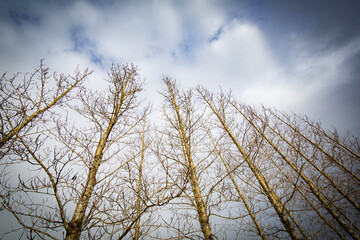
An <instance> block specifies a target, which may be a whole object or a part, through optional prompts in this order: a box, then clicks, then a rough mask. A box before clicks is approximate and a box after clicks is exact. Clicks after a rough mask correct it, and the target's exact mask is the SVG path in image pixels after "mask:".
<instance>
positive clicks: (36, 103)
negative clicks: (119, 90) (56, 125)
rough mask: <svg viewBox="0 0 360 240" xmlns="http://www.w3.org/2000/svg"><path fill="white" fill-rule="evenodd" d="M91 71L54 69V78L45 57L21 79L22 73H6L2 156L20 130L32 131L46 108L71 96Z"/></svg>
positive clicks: (1, 93)
mask: <svg viewBox="0 0 360 240" xmlns="http://www.w3.org/2000/svg"><path fill="white" fill-rule="evenodd" d="M90 74H91V72H90V71H89V70H87V69H86V70H85V71H84V72H82V73H81V72H80V71H78V70H76V72H75V76H66V75H64V74H60V75H58V74H56V73H55V72H54V73H53V74H52V78H51V74H50V73H49V68H46V67H45V66H44V64H43V61H41V62H40V66H39V67H38V68H37V69H35V72H33V73H31V74H29V73H28V74H25V75H24V76H23V79H22V80H19V78H20V77H21V76H20V74H19V73H18V74H15V75H14V76H12V77H11V78H8V77H7V76H6V73H4V74H3V75H2V77H1V79H0V111H1V112H0V116H1V122H0V131H1V140H0V149H1V156H0V157H1V158H2V157H3V156H4V154H5V153H6V152H7V151H8V150H9V149H10V146H11V141H13V140H14V138H15V137H16V136H17V135H18V134H25V132H26V131H29V129H31V128H32V127H34V126H35V125H36V123H35V121H40V120H41V119H42V120H46V118H42V115H43V114H44V113H45V112H46V111H47V110H49V109H50V108H51V107H53V106H55V105H59V104H62V103H64V102H65V101H66V100H69V99H71V98H70V96H69V94H68V93H69V92H70V91H71V90H73V89H74V88H76V87H79V86H80V85H81V83H82V82H83V81H84V80H85V79H86V78H87V77H88V76H89V75H90ZM50 79H52V80H53V82H50ZM9 142H10V143H9ZM6 144H7V145H6Z"/></svg>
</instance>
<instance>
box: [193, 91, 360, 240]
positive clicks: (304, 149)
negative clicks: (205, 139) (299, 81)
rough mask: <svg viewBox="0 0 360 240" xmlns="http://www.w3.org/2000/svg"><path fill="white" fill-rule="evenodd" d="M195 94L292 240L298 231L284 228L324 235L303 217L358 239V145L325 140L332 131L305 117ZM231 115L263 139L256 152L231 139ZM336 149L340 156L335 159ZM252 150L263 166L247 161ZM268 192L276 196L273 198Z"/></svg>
mask: <svg viewBox="0 0 360 240" xmlns="http://www.w3.org/2000/svg"><path fill="white" fill-rule="evenodd" d="M198 92H199V93H200V95H201V97H202V98H203V99H204V101H205V103H206V104H207V105H208V106H209V108H210V109H211V110H212V111H213V113H214V115H215V116H216V117H217V118H218V120H219V122H220V123H221V125H222V127H223V129H224V130H225V132H226V133H227V134H228V135H229V137H230V138H231V140H232V142H233V143H234V144H235V145H236V146H237V148H238V149H239V151H240V152H241V153H242V155H243V157H244V159H245V161H246V162H247V163H248V164H249V167H250V168H251V169H252V172H253V173H254V175H255V176H256V178H257V179H258V181H259V183H260V185H261V187H262V189H263V190H264V191H265V193H266V192H267V193H266V195H267V196H268V198H269V201H270V202H271V204H272V205H273V207H274V208H275V210H277V214H278V216H279V218H280V220H281V221H282V223H283V225H284V227H285V228H286V229H287V231H288V233H289V235H290V236H291V237H292V238H294V239H296V238H297V237H298V236H297V233H296V232H292V231H291V227H290V226H287V224H291V225H294V227H293V229H294V230H295V227H296V229H297V230H298V233H300V234H301V235H302V236H303V237H304V238H307V237H309V236H315V234H317V235H319V234H320V235H323V234H324V233H323V232H322V233H321V232H317V233H315V232H314V231H320V230H314V231H312V230H310V228H313V226H310V225H309V224H308V225H306V224H304V221H303V220H302V219H306V213H308V214H312V216H316V215H317V216H318V217H319V218H314V219H316V220H317V221H319V222H321V225H318V226H323V228H324V229H329V230H331V231H334V232H335V233H336V234H337V235H338V236H339V237H341V238H345V236H346V235H347V234H348V235H349V236H351V237H352V238H353V239H358V238H359V235H358V234H359V227H358V224H357V220H356V219H357V218H358V216H359V212H358V211H359V209H358V196H359V190H358V189H359V186H358V182H357V178H356V177H354V175H355V172H356V171H357V169H358V166H357V165H358V163H357V162H356V160H355V159H356V157H357V153H356V149H357V148H356V146H357V145H356V143H357V142H356V141H352V142H351V141H348V142H344V141H341V140H340V138H339V137H329V136H330V135H334V136H336V133H326V132H325V130H322V129H321V128H320V126H318V125H315V124H314V123H311V122H309V120H307V119H306V118H299V117H297V116H296V115H295V117H293V118H291V117H290V116H288V115H285V114H281V113H278V112H276V111H271V110H270V109H263V111H262V112H261V111H257V110H255V109H254V108H252V107H250V106H246V105H244V104H239V103H237V102H236V100H234V99H233V98H231V96H230V95H225V94H223V93H221V94H219V96H218V98H217V99H216V100H215V99H214V97H213V95H211V94H210V93H209V92H207V91H206V90H204V89H201V88H198ZM229 111H230V112H231V111H232V112H233V114H235V115H238V116H236V117H235V119H241V120H236V121H245V122H243V123H241V124H240V125H241V126H244V124H245V125H248V126H249V129H250V130H251V131H250V130H247V131H245V132H243V134H244V135H249V134H250V135H252V136H253V137H255V136H258V137H257V138H259V139H261V141H262V142H263V143H262V144H261V145H259V147H260V148H257V149H258V150H256V149H252V150H251V149H249V150H247V148H246V147H244V141H243V142H242V144H240V141H239V138H240V139H241V136H240V137H239V136H237V135H235V129H237V128H238V127H237V126H239V125H236V124H234V123H233V122H232V120H231V115H230V114H229ZM229 118H230V119H229ZM299 122H301V123H302V124H300V125H299ZM232 126H233V127H232ZM244 135H243V136H242V137H244ZM323 137H325V138H323ZM243 139H244V138H243ZM253 139H254V138H253ZM253 141H254V140H253ZM255 142H256V141H255ZM349 143H350V144H349ZM352 146H354V147H352ZM325 149H329V150H330V151H331V152H332V153H330V152H329V150H325ZM334 149H336V154H337V155H338V156H339V157H335V156H336V155H335V154H334ZM254 150H255V151H257V152H258V154H257V157H256V159H259V160H260V161H261V164H260V162H259V163H258V164H256V163H255V159H252V158H251V157H250V156H251V155H252V153H253V152H254ZM259 160H257V161H259ZM339 174H340V175H339ZM257 175H258V176H257ZM262 181H263V183H262ZM266 186H268V187H269V189H266ZM270 186H271V187H270ZM289 190H290V191H289ZM268 191H270V192H268ZM272 192H273V193H274V194H275V195H277V196H278V197H276V196H273V199H271V196H272ZM275 192H277V193H275ZM280 199H284V200H280ZM279 206H280V208H279V209H276V208H278V207H279ZM309 209H311V210H310V211H309ZM279 210H280V211H279ZM324 211H325V212H324ZM314 214H315V215H314ZM285 217H286V218H289V219H288V220H286V218H285ZM301 223H303V224H301ZM319 228H320V227H319ZM319 228H318V229H319ZM341 228H342V229H341ZM294 233H296V234H294ZM330 236H331V235H330Z"/></svg>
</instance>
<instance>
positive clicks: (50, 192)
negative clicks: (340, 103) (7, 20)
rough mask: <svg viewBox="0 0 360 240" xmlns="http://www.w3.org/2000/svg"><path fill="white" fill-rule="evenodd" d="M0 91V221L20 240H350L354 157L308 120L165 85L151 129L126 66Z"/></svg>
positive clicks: (340, 140) (359, 195)
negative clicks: (103, 82)
mask: <svg viewBox="0 0 360 240" xmlns="http://www.w3.org/2000/svg"><path fill="white" fill-rule="evenodd" d="M90 75H91V72H90V71H88V70H85V71H84V72H80V71H76V72H75V75H74V76H66V75H57V74H55V73H54V74H53V75H52V76H50V75H49V70H48V69H47V68H45V67H44V65H43V63H41V64H40V66H39V68H38V69H36V71H35V72H34V73H33V74H27V75H24V76H23V78H22V79H21V80H19V78H20V74H17V75H14V76H13V77H11V78H7V75H6V74H4V75H3V76H2V78H1V83H0V91H1V97H0V107H1V109H0V110H1V112H0V114H1V125H0V129H1V141H0V143H1V145H0V149H1V152H0V154H1V155H0V166H1V169H0V173H1V176H0V199H1V211H2V212H8V213H10V214H11V215H12V216H13V218H14V219H15V220H16V222H17V225H16V226H12V227H11V228H10V229H7V230H6V231H4V230H3V229H2V232H3V234H4V236H14V235H12V234H14V233H17V234H19V235H17V236H18V237H20V238H24V239H25V238H28V239H80V238H81V239H102V238H104V239H130V238H132V239H199V238H204V239H234V238H244V239H254V238H259V239H288V238H291V239H325V238H326V239H331V238H340V239H349V238H352V239H359V238H360V237H359V235H360V229H359V228H360V223H359V216H360V209H359V205H360V190H359V185H360V179H359V172H360V146H359V143H358V142H357V140H356V138H354V137H352V136H349V135H346V136H339V134H337V132H336V131H335V130H334V131H328V130H324V129H323V128H322V127H321V126H320V124H319V123H317V122H314V121H311V120H310V119H308V118H307V117H306V116H301V115H295V114H291V115H288V114H285V113H283V112H279V111H276V110H273V109H268V108H265V107H262V108H254V107H251V106H248V105H244V104H241V103H239V102H237V101H236V99H234V98H233V96H231V94H226V93H223V92H220V93H217V94H214V93H211V92H209V91H208V90H207V89H205V88H203V87H197V88H193V89H190V90H187V91H183V90H182V89H181V88H180V87H179V86H178V85H177V84H176V82H175V81H174V80H172V79H171V78H165V79H164V85H165V87H164V89H163V91H162V92H161V95H162V97H163V104H162V116H163V118H162V119H161V120H160V119H156V120H155V121H156V123H155V124H153V123H151V121H150V120H151V119H153V117H152V115H151V112H150V108H149V106H148V105H147V104H146V102H144V101H143V100H142V99H140V98H139V96H140V93H141V91H142V90H143V81H142V80H141V78H140V76H139V74H138V69H137V68H136V67H135V66H134V65H128V64H126V65H121V66H120V65H113V66H112V67H111V69H110V71H109V73H108V77H107V84H108V89H107V90H106V91H104V92H101V93H99V92H97V91H91V90H90V89H89V88H88V87H86V83H85V82H86V79H87V78H88V77H89V76H90Z"/></svg>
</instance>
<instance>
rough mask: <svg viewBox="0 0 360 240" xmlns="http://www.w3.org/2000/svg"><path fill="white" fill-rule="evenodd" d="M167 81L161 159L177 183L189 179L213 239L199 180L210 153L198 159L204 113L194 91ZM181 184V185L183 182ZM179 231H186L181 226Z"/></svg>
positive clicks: (205, 231)
mask: <svg viewBox="0 0 360 240" xmlns="http://www.w3.org/2000/svg"><path fill="white" fill-rule="evenodd" d="M164 82H165V84H166V90H165V91H164V92H163V93H162V95H163V97H164V101H165V103H164V107H163V113H164V116H165V119H166V120H165V123H166V124H167V125H168V127H167V128H166V129H164V131H163V134H164V135H165V137H166V139H165V141H166V143H164V142H162V143H161V144H165V145H167V146H169V148H168V149H164V148H163V149H159V150H158V151H157V152H158V155H159V159H161V163H162V165H163V167H164V169H166V172H167V175H168V177H169V178H170V179H171V180H172V181H174V183H175V182H178V183H181V182H187V181H188V182H190V186H191V193H192V194H191V195H190V193H187V191H185V192H184V193H185V195H186V196H187V197H188V199H189V200H190V201H191V204H192V205H193V207H194V208H195V210H196V213H197V217H198V222H199V224H200V227H201V231H202V234H203V237H204V238H205V239H213V237H214V235H213V233H212V232H211V227H210V222H209V213H208V210H207V205H206V202H205V200H204V196H203V194H204V191H203V190H202V187H201V185H200V183H199V177H200V173H201V171H204V170H201V168H200V164H201V162H204V161H206V160H207V158H208V157H209V156H208V155H207V154H206V153H205V154H204V155H205V156H204V158H203V159H201V158H200V159H199V156H200V153H202V151H203V150H202V149H199V146H200V145H201V144H202V142H201V141H202V140H203V139H204V138H203V136H201V135H199V128H201V127H202V126H201V124H202V121H203V119H202V115H201V113H200V114H197V113H196V108H195V106H194V103H193V98H192V92H191V91H189V92H186V93H185V92H181V91H180V90H179V89H178V87H177V86H176V82H175V81H174V80H171V79H170V78H165V79H164ZM195 160H198V162H195ZM210 164H211V163H210ZM169 168H174V169H176V171H175V172H174V173H170V170H169ZM179 188H182V185H180V186H179ZM178 231H179V232H180V233H182V234H184V232H183V230H181V229H180V228H178ZM190 232H191V231H190ZM185 235H186V234H185Z"/></svg>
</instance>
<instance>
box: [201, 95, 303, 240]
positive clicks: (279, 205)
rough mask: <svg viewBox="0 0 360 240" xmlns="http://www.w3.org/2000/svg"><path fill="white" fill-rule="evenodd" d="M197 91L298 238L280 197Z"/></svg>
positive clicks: (291, 235) (292, 232) (203, 96)
mask: <svg viewBox="0 0 360 240" xmlns="http://www.w3.org/2000/svg"><path fill="white" fill-rule="evenodd" d="M198 92H199V93H200V95H201V96H202V98H203V99H204V100H205V102H206V103H207V105H208V106H209V108H210V109H211V111H212V112H213V113H214V114H215V116H216V117H217V118H218V120H219V122H220V123H221V125H222V126H223V129H224V130H225V131H226V133H227V134H228V135H229V137H230V139H231V140H232V142H233V143H234V144H235V146H236V147H237V149H238V150H239V152H240V153H241V155H242V156H243V158H244V160H245V161H246V163H247V164H248V166H249V168H250V169H251V171H252V172H253V174H254V175H255V177H256V179H257V181H258V182H259V184H260V186H261V188H262V189H263V191H264V193H265V195H266V196H267V198H268V199H269V201H270V203H271V205H272V206H273V208H274V209H275V211H276V213H277V215H278V216H279V218H280V221H281V222H282V224H283V226H284V227H285V229H286V231H287V233H288V234H289V236H290V237H291V238H292V239H294V240H295V239H299V237H298V234H297V233H296V231H295V228H294V227H293V226H292V224H291V222H290V221H289V219H288V217H287V216H286V209H285V208H284V205H283V203H282V202H281V200H280V198H279V197H278V196H277V195H276V193H275V192H274V191H273V189H272V188H271V187H270V186H269V185H268V183H267V181H266V179H265V178H264V176H263V175H262V174H261V172H260V171H259V169H258V168H257V167H256V166H255V165H254V163H253V162H252V161H251V159H250V157H249V155H248V154H247V153H246V152H245V151H244V149H243V148H242V147H241V146H240V144H239V142H238V141H237V140H236V138H235V137H234V135H233V134H232V133H231V131H230V129H229V128H228V126H227V124H226V123H225V121H224V119H223V118H222V117H221V116H220V114H219V113H218V112H217V111H216V110H215V109H214V107H213V105H212V104H211V103H210V102H209V100H208V99H207V97H206V96H205V95H204V94H203V93H202V92H201V90H200V89H199V90H198Z"/></svg>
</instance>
